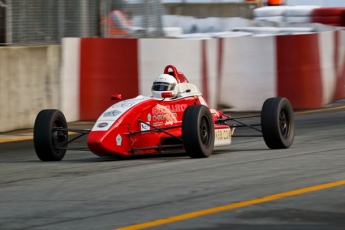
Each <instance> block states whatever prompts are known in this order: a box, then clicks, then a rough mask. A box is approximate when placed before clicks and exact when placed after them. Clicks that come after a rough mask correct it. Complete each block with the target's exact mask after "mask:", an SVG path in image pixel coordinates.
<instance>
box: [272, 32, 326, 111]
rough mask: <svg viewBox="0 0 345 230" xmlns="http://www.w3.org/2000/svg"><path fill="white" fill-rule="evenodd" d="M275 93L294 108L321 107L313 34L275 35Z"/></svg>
mask: <svg viewBox="0 0 345 230" xmlns="http://www.w3.org/2000/svg"><path fill="white" fill-rule="evenodd" d="M276 47H277V89H278V92H277V95H278V96H280V97H286V98H288V99H289V100H290V102H291V104H292V106H293V108H294V109H312V108H319V107H322V106H323V100H322V79H321V68H320V67H321V65H320V53H319V42H318V35H317V34H308V35H289V36H277V37H276Z"/></svg>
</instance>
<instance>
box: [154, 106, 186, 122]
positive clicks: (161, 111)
mask: <svg viewBox="0 0 345 230" xmlns="http://www.w3.org/2000/svg"><path fill="white" fill-rule="evenodd" d="M186 108H187V104H175V105H165V106H163V105H156V106H155V107H153V108H152V115H153V116H152V120H153V121H172V122H176V121H177V113H178V112H183V111H184V110H185V109H186Z"/></svg>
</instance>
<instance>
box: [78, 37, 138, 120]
mask: <svg viewBox="0 0 345 230" xmlns="http://www.w3.org/2000/svg"><path fill="white" fill-rule="evenodd" d="M115 93H120V94H122V98H123V99H127V98H131V97H135V96H137V95H138V93H139V83H138V40H137V39H112V38H83V39H81V48H80V120H96V119H97V118H98V117H99V116H100V114H101V113H102V112H103V111H104V110H105V109H107V108H108V107H109V106H111V105H112V104H114V103H115V102H114V101H111V100H110V95H111V94H115Z"/></svg>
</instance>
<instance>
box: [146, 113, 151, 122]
mask: <svg viewBox="0 0 345 230" xmlns="http://www.w3.org/2000/svg"><path fill="white" fill-rule="evenodd" d="M147 120H148V121H151V113H149V114H147Z"/></svg>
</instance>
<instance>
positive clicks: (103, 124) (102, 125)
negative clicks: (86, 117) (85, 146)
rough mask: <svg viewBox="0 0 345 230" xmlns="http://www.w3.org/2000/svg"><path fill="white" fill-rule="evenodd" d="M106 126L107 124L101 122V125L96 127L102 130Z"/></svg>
mask: <svg viewBox="0 0 345 230" xmlns="http://www.w3.org/2000/svg"><path fill="white" fill-rule="evenodd" d="M107 126H108V123H107V122H102V123H99V124H98V125H97V127H98V128H104V127H107Z"/></svg>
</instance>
